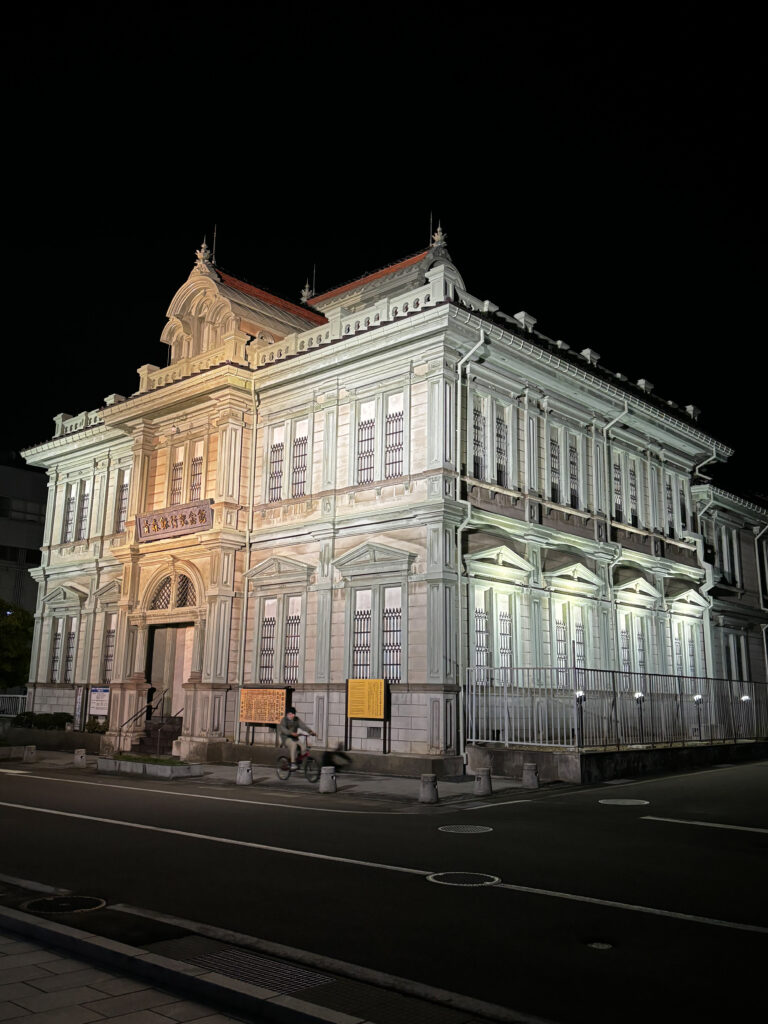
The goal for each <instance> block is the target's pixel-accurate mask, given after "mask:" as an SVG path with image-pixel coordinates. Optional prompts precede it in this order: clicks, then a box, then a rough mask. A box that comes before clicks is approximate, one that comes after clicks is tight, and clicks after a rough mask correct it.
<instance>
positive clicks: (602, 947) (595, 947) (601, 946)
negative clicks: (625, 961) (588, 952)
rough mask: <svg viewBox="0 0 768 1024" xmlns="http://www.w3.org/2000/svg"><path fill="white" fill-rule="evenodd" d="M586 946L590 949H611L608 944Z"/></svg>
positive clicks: (596, 943)
mask: <svg viewBox="0 0 768 1024" xmlns="http://www.w3.org/2000/svg"><path fill="white" fill-rule="evenodd" d="M587 945H588V946H589V948H590V949H613V946H612V945H611V944H610V942H588V943H587Z"/></svg>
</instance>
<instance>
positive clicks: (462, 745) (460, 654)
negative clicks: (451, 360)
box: [454, 327, 485, 765]
mask: <svg viewBox="0 0 768 1024" xmlns="http://www.w3.org/2000/svg"><path fill="white" fill-rule="evenodd" d="M484 342H485V329H484V328H483V327H481V328H480V340H479V341H478V342H477V344H475V345H474V346H473V347H472V348H471V349H470V350H469V352H467V354H466V355H464V356H462V357H461V359H460V360H459V361H458V363H457V364H456V444H455V450H454V455H455V458H456V500H457V501H461V500H462V498H461V416H462V402H461V375H462V372H463V369H464V364H465V363H468V362H469V360H470V359H471V358H472V356H473V355H474V354H475V352H477V350H478V349H479V348H480V346H481V345H482V344H484ZM467 452H469V445H467ZM468 463H469V456H467V468H469V465H468ZM463 500H464V503H465V505H466V513H465V515H464V519H463V520H462V521H461V523H459V526H458V528H457V530H456V614H457V619H458V629H457V631H456V632H457V634H458V647H457V667H458V673H459V679H458V682H459V754H460V755H461V758H462V760H463V761H464V764H465V765H466V763H467V752H466V739H465V735H464V675H463V670H462V664H463V660H464V643H463V640H464V626H463V621H462V617H461V594H462V586H461V581H462V577H463V575H464V570H463V562H462V558H461V536H462V534H463V532H464V530H465V529H466V528H467V526H468V525H469V522H470V520H471V518H472V505H471V503H470V501H469V498H465V499H463ZM468 621H469V615H467V622H468Z"/></svg>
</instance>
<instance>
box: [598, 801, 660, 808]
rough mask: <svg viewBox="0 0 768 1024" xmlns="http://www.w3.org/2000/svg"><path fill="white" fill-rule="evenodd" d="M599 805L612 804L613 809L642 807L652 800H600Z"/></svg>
mask: <svg viewBox="0 0 768 1024" xmlns="http://www.w3.org/2000/svg"><path fill="white" fill-rule="evenodd" d="M597 802H598V803H599V804H611V805H612V806H613V807H642V806H644V805H645V804H649V803H650V802H651V801H650V800H598V801H597Z"/></svg>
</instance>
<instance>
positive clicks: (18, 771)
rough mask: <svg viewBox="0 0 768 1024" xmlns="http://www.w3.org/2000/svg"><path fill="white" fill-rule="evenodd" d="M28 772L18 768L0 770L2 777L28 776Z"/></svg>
mask: <svg viewBox="0 0 768 1024" xmlns="http://www.w3.org/2000/svg"><path fill="white" fill-rule="evenodd" d="M27 774H28V772H25V771H22V770H21V769H17V768H0V775H27Z"/></svg>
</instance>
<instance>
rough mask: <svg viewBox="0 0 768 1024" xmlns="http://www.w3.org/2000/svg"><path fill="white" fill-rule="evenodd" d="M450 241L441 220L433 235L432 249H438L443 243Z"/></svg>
mask: <svg viewBox="0 0 768 1024" xmlns="http://www.w3.org/2000/svg"><path fill="white" fill-rule="evenodd" d="M447 241H448V235H446V233H445V232H444V231H443V229H442V227H441V225H440V221H438V222H437V231H436V232H435V233H434V235H432V246H431V248H432V249H437V248H439V247H440V246H441V245H445V244H446V242H447Z"/></svg>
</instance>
